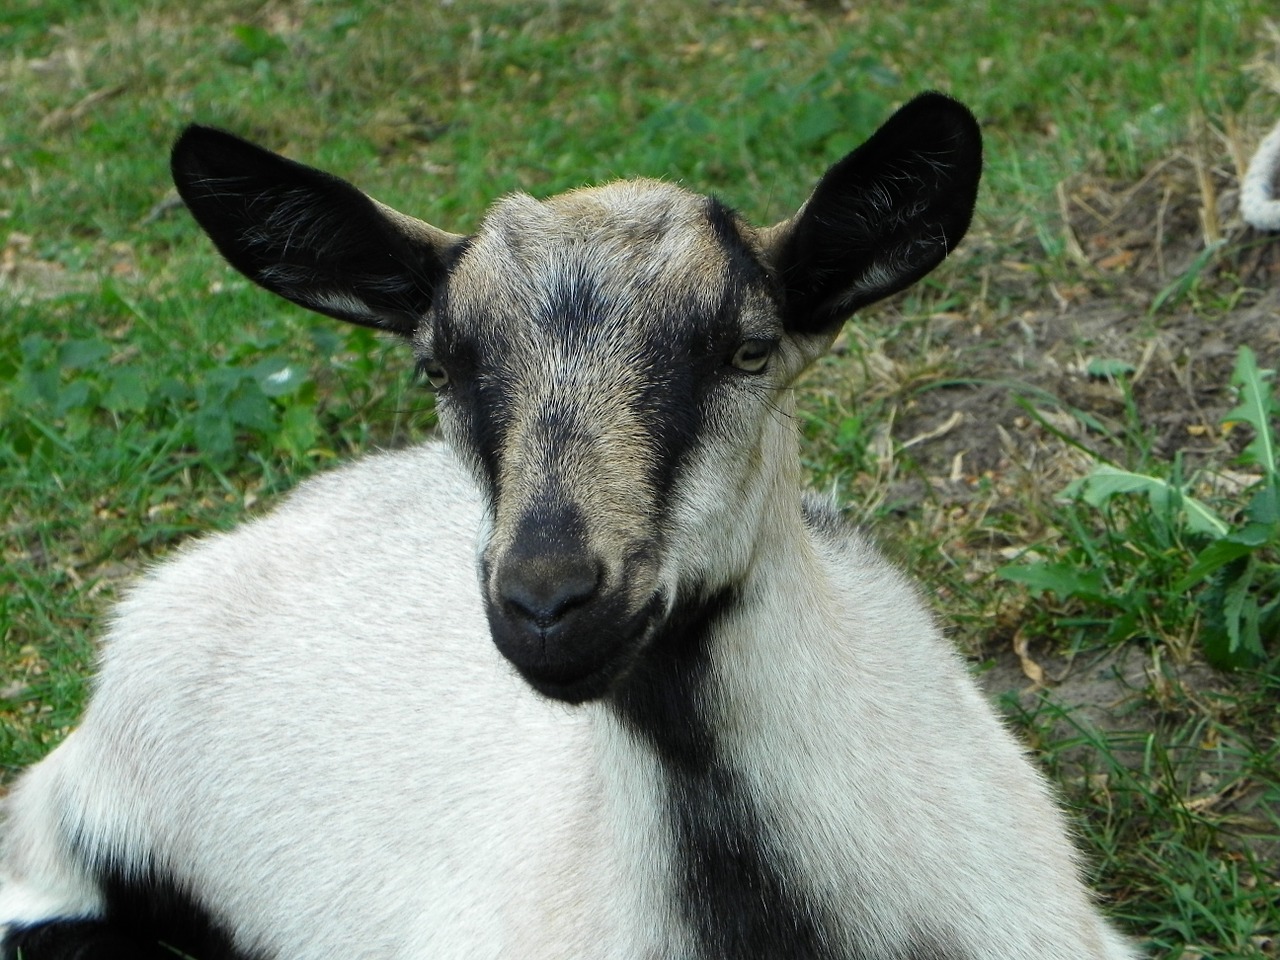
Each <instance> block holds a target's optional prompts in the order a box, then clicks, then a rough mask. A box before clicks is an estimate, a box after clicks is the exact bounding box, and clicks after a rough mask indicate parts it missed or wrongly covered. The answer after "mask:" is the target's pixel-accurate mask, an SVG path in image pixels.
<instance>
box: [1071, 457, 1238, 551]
mask: <svg viewBox="0 0 1280 960" xmlns="http://www.w3.org/2000/svg"><path fill="white" fill-rule="evenodd" d="M1118 493H1143V494H1146V496H1147V499H1148V500H1150V501H1151V505H1152V506H1154V507H1156V508H1158V509H1165V508H1167V507H1168V506H1169V505H1170V504H1171V503H1172V504H1173V505H1175V506H1178V507H1181V509H1182V512H1183V515H1184V517H1185V519H1186V522H1187V526H1188V527H1189V528H1190V529H1191V530H1193V531H1195V532H1196V533H1205V534H1208V535H1209V536H1212V537H1223V536H1226V534H1227V532H1228V531H1229V530H1230V529H1231V528H1230V527H1229V526H1227V523H1226V521H1224V520H1223V519H1222V518H1221V517H1219V516H1218V515H1217V514H1216V513H1215V512H1214V511H1213V510H1212V509H1210V508H1209V507H1208V506H1206V505H1205V504H1203V503H1201V502H1200V501H1199V500H1197V499H1195V498H1194V497H1189V496H1187V495H1186V494H1185V493H1183V491H1182V490H1181V489H1180V488H1179V487H1177V486H1175V485H1174V484H1171V483H1170V482H1169V481H1168V480H1161V479H1160V478H1159V477H1152V476H1148V475H1147V474H1145V473H1133V472H1132V471H1129V470H1121V469H1120V468H1119V467H1113V466H1110V465H1108V464H1105V463H1103V464H1098V466H1096V467H1094V468H1093V470H1092V472H1091V473H1090V474H1089V475H1088V476H1087V477H1083V478H1082V479H1080V480H1077V481H1075V482H1074V483H1072V484H1071V485H1069V486H1068V487H1067V489H1066V490H1065V491H1063V494H1064V496H1066V497H1079V498H1080V499H1082V500H1084V502H1085V503H1087V504H1089V505H1090V506H1092V507H1101V506H1102V505H1103V504H1105V503H1106V502H1107V501H1108V500H1110V499H1111V498H1112V497H1114V496H1115V495H1116V494H1118Z"/></svg>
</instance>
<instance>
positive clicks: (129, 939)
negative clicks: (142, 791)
mask: <svg viewBox="0 0 1280 960" xmlns="http://www.w3.org/2000/svg"><path fill="white" fill-rule="evenodd" d="M100 883H101V888H102V890H103V892H104V895H105V896H104V899H105V901H106V910H105V912H104V914H103V916H102V917H99V918H95V919H74V920H72V919H65V920H49V921H46V922H44V923H38V924H33V925H31V926H28V927H20V928H18V929H16V930H13V931H11V932H10V934H9V936H8V937H7V938H6V939H5V942H4V945H3V947H2V948H0V960H267V958H266V957H263V956H261V955H258V954H250V953H246V952H244V951H242V950H238V949H237V948H236V947H235V946H234V944H233V943H232V939H231V936H230V935H229V934H228V933H227V931H225V930H224V929H222V927H221V926H220V925H218V924H217V923H216V922H215V921H214V920H213V918H212V917H210V916H209V914H208V912H207V911H205V910H204V909H202V908H201V907H200V906H199V905H198V904H196V902H195V901H194V900H193V899H192V898H191V897H190V896H189V895H188V894H186V893H185V892H183V891H182V890H181V889H179V887H178V886H177V885H176V884H175V883H174V882H173V881H172V879H171V878H168V877H165V876H163V875H160V874H157V873H156V872H155V871H151V870H148V871H145V872H142V873H141V874H139V875H136V876H129V877H127V878H126V876H125V875H124V874H123V873H119V872H116V871H108V872H106V873H105V874H104V875H103V876H102V878H101V881H100Z"/></svg>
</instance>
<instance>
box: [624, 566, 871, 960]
mask: <svg viewBox="0 0 1280 960" xmlns="http://www.w3.org/2000/svg"><path fill="white" fill-rule="evenodd" d="M739 602H740V599H739V597H738V594H737V591H736V589H735V588H733V587H724V588H722V589H720V590H719V591H717V592H716V593H714V594H712V595H711V596H710V597H709V598H707V599H688V600H683V601H681V602H679V603H678V604H677V606H676V609H675V610H674V611H673V613H672V615H671V617H670V618H669V619H668V620H667V622H666V623H665V624H664V625H663V626H662V627H661V628H659V633H658V635H657V636H656V637H655V638H654V640H653V643H652V645H651V646H650V648H649V649H648V650H647V651H646V653H645V656H644V658H643V659H642V661H641V662H640V663H639V664H637V666H636V668H635V670H634V672H633V673H632V674H631V676H630V677H628V678H627V681H626V682H625V684H624V685H623V687H622V688H621V689H620V690H619V691H618V692H617V694H616V695H615V697H614V701H613V703H614V707H615V709H616V710H617V712H618V714H619V716H620V717H621V718H622V720H623V721H624V722H625V723H626V724H628V725H629V726H630V727H631V728H632V729H633V730H634V731H635V732H636V733H637V734H638V735H639V736H640V737H641V738H642V740H643V741H644V742H646V743H648V744H649V746H650V747H651V748H652V749H653V751H654V753H655V754H656V756H657V757H658V759H659V761H660V762H661V764H662V767H663V770H664V772H665V774H666V783H665V786H666V792H667V804H668V812H669V816H670V817H671V820H672V826H673V828H674V834H675V837H676V869H677V871H678V876H677V878H676V881H677V883H680V884H681V885H682V886H683V890H681V891H680V894H681V895H678V896H677V900H678V902H679V903H680V904H681V906H682V907H683V910H684V915H685V920H686V922H687V923H688V925H689V929H690V930H691V931H693V933H694V936H695V939H696V942H697V953H696V955H695V956H696V957H697V958H698V960H713V958H714V960H758V958H760V957H769V958H771V960H789V958H795V960H799V958H805V960H837V958H836V953H835V952H834V947H833V946H832V944H831V942H830V937H829V933H828V930H827V929H826V928H827V921H826V920H825V919H824V917H823V914H824V908H823V907H822V905H821V904H818V903H813V902H807V901H805V900H804V899H802V897H803V894H802V890H801V886H800V884H798V883H796V882H795V881H794V878H791V877H788V876H786V875H785V873H784V867H783V865H782V864H779V863H776V862H775V861H774V860H773V859H772V858H771V857H770V856H769V854H768V851H767V849H766V843H765V841H764V833H765V825H764V822H763V820H762V817H761V815H760V811H758V810H757V809H756V808H755V807H754V805H753V804H752V802H751V799H750V796H749V794H748V791H747V789H746V787H745V785H744V784H743V782H742V779H741V777H740V775H739V774H738V772H737V771H736V770H734V769H733V767H732V766H731V760H730V758H728V757H726V756H724V754H723V750H722V747H721V745H720V744H719V743H717V738H716V732H715V730H713V729H712V727H711V725H710V723H709V722H708V719H707V716H706V700H707V696H708V691H707V684H708V679H709V677H708V667H709V663H708V651H707V641H708V636H709V634H710V632H711V630H712V629H713V628H714V626H715V624H716V623H717V622H718V621H719V620H720V619H721V618H722V617H723V616H724V615H725V613H726V612H727V611H729V610H730V609H732V608H733V607H734V606H735V605H737V604H738V603H739ZM841 960H857V958H853V957H850V958H843V957H842V958H841Z"/></svg>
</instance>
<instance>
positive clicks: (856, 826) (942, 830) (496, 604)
mask: <svg viewBox="0 0 1280 960" xmlns="http://www.w3.org/2000/svg"><path fill="white" fill-rule="evenodd" d="M172 167H173V174H174V178H175V180H176V183H177V185H178V189H179V192H180V193H181V195H182V197H183V199H184V200H185V201H186V203H187V205H188V207H189V208H190V210H191V212H192V214H193V215H194V216H195V218H196V220H197V221H198V222H199V223H200V225H201V226H202V227H203V228H204V229H205V231H206V232H207V233H208V234H209V235H210V236H211V238H212V239H213V241H214V243H215V244H216V245H217V247H218V249H219V250H220V251H221V252H222V254H223V255H224V256H225V257H226V259H227V260H228V261H230V263H231V264H232V265H233V266H234V267H236V268H237V269H239V270H240V271H242V272H243V273H244V274H246V275H247V276H248V277H249V278H251V279H252V280H254V281H255V282H257V283H258V284H260V285H262V286H263V287H265V288H266V289H268V290H271V291H273V292H275V293H277V294H279V295H281V296H283V297H286V298H288V299H289V300H292V301H294V302H295V303H298V304H301V305H302V306H304V307H307V308H309V309H311V310H313V311H317V312H319V313H322V314H327V315H329V316H331V317H336V318H338V319H341V320H345V321H350V322H352V323H356V324H363V325H368V326H372V327H376V328H378V329H381V330H385V331H389V332H391V333H393V334H396V335H398V336H399V337H401V338H403V339H404V340H407V341H409V343H410V344H411V345H412V349H413V351H414V354H415V356H416V360H417V368H418V370H419V372H420V373H421V375H422V376H423V377H424V378H425V379H426V381H428V382H429V384H430V386H431V388H432V389H434V390H435V391H436V393H437V410H438V416H439V424H440V431H441V433H442V434H443V437H444V441H445V442H443V443H441V442H429V443H426V444H424V445H421V446H417V447H415V448H411V449H405V450H401V451H397V452H390V453H381V454H377V455H373V456H369V457H367V458H365V459H363V460H360V461H358V462H356V463H354V464H352V465H349V466H346V467H343V468H341V469H338V470H335V471H332V472H330V473H328V474H326V475H323V476H321V477H319V478H317V479H313V480H311V481H309V482H307V483H306V484H304V485H302V486H301V487H300V488H299V489H298V490H297V491H296V492H295V493H294V494H293V495H291V496H290V497H289V498H287V500H286V501H285V502H284V503H283V504H282V505H281V506H280V507H278V508H277V509H276V510H275V511H274V512H272V513H270V514H269V515H267V516H265V517H262V518H260V519H256V520H254V521H252V522H250V523H248V524H246V525H244V526H243V527H241V528H240V529H238V530H236V531H235V532H232V533H229V534H224V535H214V536H211V537H209V538H207V539H205V540H204V541H203V542H201V543H199V544H197V545H195V546H192V547H190V548H188V549H186V550H184V551H182V552H181V553H180V555H179V556H177V557H175V558H174V559H172V560H169V561H167V562H165V563H163V564H161V565H160V566H159V567H158V568H157V569H155V570H154V571H152V572H151V573H150V574H149V575H148V576H147V577H146V578H145V580H144V581H143V582H142V584H141V585H140V586H138V587H137V588H136V589H135V590H134V591H133V592H132V594H131V595H130V596H129V597H127V598H126V599H125V600H124V601H123V603H122V604H121V605H120V607H119V610H118V612H117V614H116V617H115V620H114V624H113V626H112V628H111V630H110V633H109V635H108V636H107V638H106V641H105V643H104V647H103V651H102V658H101V665H100V671H99V674H98V677H97V681H96V687H95V689H94V692H93V696H92V699H91V702H90V704H89V706H88V709H87V711H86V713H85V716H84V719H83V722H82V724H81V725H80V727H79V728H78V729H77V730H76V731H74V732H73V733H71V734H70V736H68V738H67V739H66V740H65V742H64V743H62V745H61V746H59V747H58V748H57V749H56V750H55V751H54V752H53V753H52V754H51V755H50V756H49V757H47V758H46V759H45V760H44V761H43V762H41V763H39V764H37V765H36V766H35V767H33V768H32V769H31V770H30V771H28V772H27V773H26V774H25V775H24V777H23V778H22V779H21V780H20V781H19V782H18V783H17V785H16V787H15V788H14V790H13V792H12V795H11V796H10V798H9V800H8V804H7V807H8V809H7V826H6V837H5V846H4V853H3V859H2V861H0V925H2V926H0V932H2V936H3V947H2V948H0V956H3V957H4V958H6V960H13V958H17V957H22V958H23V960H51V958H70V957H76V958H109V957H110V958H116V957H123V956H128V957H148V958H149V957H169V956H171V954H170V953H169V952H168V950H170V949H173V950H176V951H181V952H182V953H183V954H185V955H188V956H192V957H195V958H197V960H215V958H236V960H246V958H259V960H266V958H280V960H321V958H323V960H331V958H344V960H346V958H357V957H365V958H378V960H386V958H405V960H413V958H477V960H479V958H521V960H525V958H534V960H537V958H556V960H563V958H592V960H597V958H617V960H636V958H649V960H658V958H663V960H665V958H688V960H746V958H769V960H775V958H777V960H786V958H810V960H834V958H845V960H854V958H857V960H980V958H981V960H997V958H999V960H1012V958H1018V960H1028V958H1036V960H1123V958H1133V957H1135V956H1136V954H1135V953H1133V952H1132V951H1131V948H1130V947H1128V946H1127V945H1126V944H1125V942H1124V941H1123V940H1122V939H1121V938H1120V937H1119V936H1118V935H1117V934H1116V933H1114V932H1113V931H1112V929H1111V928H1110V927H1109V926H1108V925H1107V923H1106V922H1105V921H1104V920H1103V919H1102V918H1101V916H1100V915H1099V913H1098V911H1097V910H1096V908H1095V907H1094V905H1093V904H1092V902H1091V897H1090V894H1089V893H1088V892H1087V890H1086V888H1085V886H1084V885H1083V884H1082V883H1081V881H1080V879H1079V876H1078V871H1077V867H1076V864H1075V858H1074V855H1073V853H1072V850H1071V847H1070V844H1069V842H1068V840H1067V839H1066V830H1065V828H1064V823H1063V820H1062V818H1061V815H1060V813H1059V811H1058V810H1057V809H1056V807H1055V805H1054V803H1053V801H1052V800H1051V798H1050V795H1049V791H1048V789H1047V788H1046V785H1045V784H1044V782H1043V781H1042V779H1041V777H1040V776H1039V775H1038V774H1037V773H1036V772H1035V771H1034V769H1033V767H1032V766H1031V764H1030V763H1029V762H1028V760H1027V759H1026V757H1025V756H1024V755H1023V752H1022V750H1021V749H1020V747H1019V746H1018V745H1017V743H1016V742H1015V740H1014V738H1013V737H1012V736H1011V735H1010V734H1009V733H1008V732H1007V731H1006V730H1005V729H1004V727H1003V726H1002V725H1001V723H1000V722H999V721H998V720H997V718H996V716H995V714H994V713H993V711H992V710H991V708H990V707H989V706H988V705H987V704H986V703H985V702H984V700H983V699H982V697H981V696H980V694H979V692H978V690H977V688H976V686H975V684H974V683H973V681H972V680H971V679H970V677H969V676H968V674H967V672H966V670H965V668H964V666H963V664H962V662H961V660H960V659H959V658H958V657H957V656H956V654H955V653H954V652H953V651H952V649H951V648H950V647H949V645H948V644H947V643H946V642H945V640H944V639H943V638H942V637H941V635H940V634H939V632H938V630H937V628H936V627H935V626H934V624H933V622H932V620H931V617H930V615H929V614H928V613H927V612H926V611H925V608H924V605H923V604H922V603H921V602H920V600H919V599H918V598H917V596H916V593H915V590H914V588H913V587H912V586H911V584H910V583H909V582H908V581H907V580H906V579H905V578H904V577H903V576H902V575H901V574H900V573H899V572H897V570H896V569H895V568H893V567H892V566H891V565H890V564H888V563H886V562H885V561H884V560H883V559H881V557H880V556H879V555H878V554H877V552H876V550H875V549H874V547H873V546H871V545H870V544H869V542H868V540H867V539H866V538H865V537H864V535H863V534H862V533H860V532H859V531H858V530H856V529H854V528H851V527H850V526H848V525H846V523H845V522H844V521H843V520H842V519H841V518H840V516H839V513H838V511H837V509H836V507H835V506H834V505H833V504H832V503H830V502H827V501H825V500H822V499H820V498H817V497H814V496H812V495H810V496H807V497H806V496H804V495H802V493H801V487H802V477H801V467H800V459H799V443H798V438H797V432H796V429H795V423H794V414H793V411H794V405H793V396H794V394H793V391H792V389H791V387H792V384H793V383H794V381H795V380H796V378H797V377H798V375H799V374H800V372H801V371H802V370H803V369H804V368H805V367H807V366H808V365H809V364H810V363H812V362H813V361H814V360H815V359H816V358H817V357H819V356H820V355H821V354H822V353H823V352H824V351H825V350H826V349H827V348H828V347H829V346H830V345H831V343H832V341H833V340H834V339H835V337H836V334H837V332H838V331H839V329H840V327H841V324H842V323H843V321H844V320H845V319H847V318H848V316H849V315H850V314H852V313H853V312H854V311H855V310H857V309H858V308H860V307H862V306H864V305H866V304H869V303H871V302H873V301H876V300H879V299H881V298H883V297H886V296H889V295H890V294H893V293H895V292H897V291H899V290H901V289H903V288H905V287H907V286H908V285H910V284H911V283H913V282H915V281H916V280H918V279H919V278H921V277H923V276H924V275H925V274H927V273H928V272H929V271H930V270H932V269H933V268H934V267H935V266H936V265H937V264H938V263H940V262H941V261H942V260H943V258H944V257H945V256H946V255H947V253H948V252H949V251H950V250H951V249H952V248H954V247H955V245H956V243H957V242H958V241H959V240H960V239H961V237H962V236H963V235H964V233H965V232H966V231H967V229H968V226H969V222H970V218H971V215H972V210H973V205H974V201H975V198H976V195H977V189H978V180H979V174H980V168H981V137H980V134H979V131H978V127H977V124H976V122H975V121H974V119H973V117H972V115H971V114H970V113H969V112H968V111H967V110H966V109H965V108H964V107H963V106H961V105H960V104H959V103H957V102H955V101H953V100H951V99H949V98H947V97H945V96H943V95H941V94H932V93H931V94H923V95H921V96H919V97H917V98H916V99H914V100H912V101H911V102H909V103H908V104H907V105H905V106H903V107H902V108H901V109H900V110H899V111H898V112H897V113H895V114H894V115H893V116H892V117H891V118H890V119H889V120H888V121H887V122H886V123H885V124H884V125H883V126H882V127H881V128H880V129H879V130H877V131H876V132H875V133H874V134H873V135H872V136H871V137H870V139H869V140H867V142H866V143H864V144H863V145H862V146H860V147H859V148H857V149H856V150H854V151H853V152H852V153H850V154H849V155H848V156H846V157H845V158H844V159H843V160H841V161H839V162H838V163H837V164H835V166H833V167H832V168H831V169H830V170H829V171H828V172H827V173H826V174H825V175H824V176H823V177H822V179H821V181H820V182H819V183H818V185H817V187H816V189H815V190H814V192H813V193H812V195H811V196H810V198H809V200H808V201H807V202H806V203H805V204H804V205H803V206H802V208H801V209H800V210H799V212H798V213H797V214H796V215H795V216H793V217H791V218H790V219H788V220H786V221H784V222H782V223H780V224H778V225H776V226H773V227H771V228H768V229H756V228H753V227H751V226H749V225H748V224H747V223H746V222H744V220H743V219H742V218H740V217H739V216H738V215H737V214H736V213H735V212H734V211H733V210H731V209H730V208H728V207H727V206H725V205H724V204H723V203H721V202H719V201H717V200H715V199H712V198H708V197H703V196H698V195H695V194H692V193H689V192H687V191H685V190H684V189H682V188H680V187H677V186H674V185H671V184H667V183H663V182H659V181H651V180H640V181H624V182H618V183H613V184H609V185H606V186H602V187H596V188H584V189H581V190H575V191H572V192H569V193H566V194H563V195H560V196H556V197H552V198H551V199H548V200H543V201H539V200H535V199H533V198H531V197H529V196H526V195H521V194H517V195H514V196H509V197H507V198H505V199H503V200H501V201H499V202H498V203H496V204H495V205H494V206H493V207H492V208H491V209H490V211H489V212H488V213H487V215H486V216H485V217H484V219H483V222H482V223H481V225H480V227H479V228H478V230H477V231H476V233H475V234H474V235H472V236H469V237H463V236H459V235H454V234H451V233H447V232H445V231H443V230H440V229H437V228H435V227H432V226H429V225H427V224H425V223H422V222H420V221H417V220H414V219H411V218H409V217H407V216H404V215H403V214H400V213H398V212H396V211H394V210H392V209H390V208H388V207H386V206H384V205H382V204H380V203H378V202H377V201H375V200H372V199H371V198H369V197H367V196H366V195H365V194H363V193H361V192H360V191H359V190H357V189H356V188H355V187H353V186H352V185H350V184H348V183H347V182H345V181H343V180H340V179H338V178H336V177H333V176H331V175H329V174H326V173H322V172H320V171H318V170H314V169H312V168H309V167H305V166H303V165H301V164H298V163H295V162H293V161H290V160H287V159H285V158H283V157H281V156H278V155H276V154H274V153H271V152H269V151H267V150H264V149H263V148H261V147H257V146H254V145H252V144H250V143H247V142H245V141H243V140H240V139H239V138H237V137H234V136H232V135H231V134H228V133H223V132H220V131H216V130H212V129H208V128H202V127H191V128H189V129H188V130H187V131H186V132H185V133H184V134H183V135H182V136H181V138H180V139H179V140H178V142H177V144H176V146H175V147H174V151H173V158H172ZM487 638H488V639H491V640H492V642H488V639H487Z"/></svg>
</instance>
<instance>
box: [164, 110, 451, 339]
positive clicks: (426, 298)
mask: <svg viewBox="0 0 1280 960" xmlns="http://www.w3.org/2000/svg"><path fill="white" fill-rule="evenodd" d="M170 166H171V169H172V171H173V181H174V183H175V184H177V186H178V193H179V194H180V195H181V196H182V199H183V200H184V201H186V204H187V206H188V207H189V208H190V210H191V213H192V215H193V216H194V217H195V218H196V220H197V222H199V224H200V226H202V227H203V228H204V229H205V232H206V233H208V234H209V236H210V237H211V238H212V239H213V242H214V244H216V245H217V247H218V250H219V251H220V252H221V253H222V255H223V256H224V257H226V258H227V260H228V261H229V262H230V263H231V265H232V266H233V267H235V268H236V269H237V270H239V271H240V272H241V273H243V274H244V275H245V276H247V277H248V278H249V279H250V280H253V281H254V282H255V283H258V284H261V285H262V286H264V287H266V288H267V289H268V290H270V291H271V292H272V293H277V294H279V295H280V296H282V297H285V298H287V299H289V300H292V301H293V302H294V303H297V304H300V305H301V306H304V307H306V308H308V309H309V310H315V311H317V312H318V313H323V314H326V315H328V316H331V317H337V318H338V319H339V320H347V321H350V322H352V323H358V324H361V325H363V326H369V327H378V328H381V329H384V330H389V331H391V332H393V333H398V334H400V335H401V336H406V337H407V336H409V335H411V334H412V333H413V331H414V329H415V328H416V327H417V325H418V323H419V321H420V320H421V318H422V315H423V314H424V313H425V312H426V311H427V308H428V307H429V306H430V305H431V298H432V294H433V292H434V290H435V288H436V286H437V285H438V284H439V283H440V281H441V280H442V279H443V277H444V273H445V270H446V265H447V263H448V262H449V258H450V251H451V250H452V249H453V248H454V247H456V245H457V244H458V243H460V242H461V240H462V238H461V237H457V236H455V235H453V234H450V233H445V232H444V231H442V230H437V229H436V228H434V227H431V226H429V225H428V224H425V223H422V222H421V221H418V220H414V219H413V218H411V217H406V216H404V215H403V214H399V213H397V212H396V211H394V210H392V209H391V208H389V207H385V206H383V205H382V204H380V203H378V202H377V201H375V200H373V199H371V198H370V197H368V196H366V195H365V194H363V193H361V192H360V191H359V190H357V189H356V188H355V187H353V186H352V185H351V184H349V183H347V182H346V181H345V180H341V179H339V178H338V177H335V176H332V175H330V174H327V173H324V172H322V171H320V170H316V169H313V168H312V167H307V166H304V165H302V164H300V163H295V162H294V161H292V160H286V159H285V158H284V157H282V156H280V155H278V154H275V153H272V152H271V151H270V150H264V149H263V148H262V147H259V146H256V145H254V144H252V143H249V142H248V141H246V140H241V139H240V138H239V137H236V136H233V135H232V134H229V133H225V132H223V131H221V130H215V129H212V128H210V127H200V126H191V127H188V128H187V129H186V130H185V131H184V132H183V134H182V136H181V137H179V138H178V142H177V143H175V144H174V146H173V155H172V158H171V161H170Z"/></svg>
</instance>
